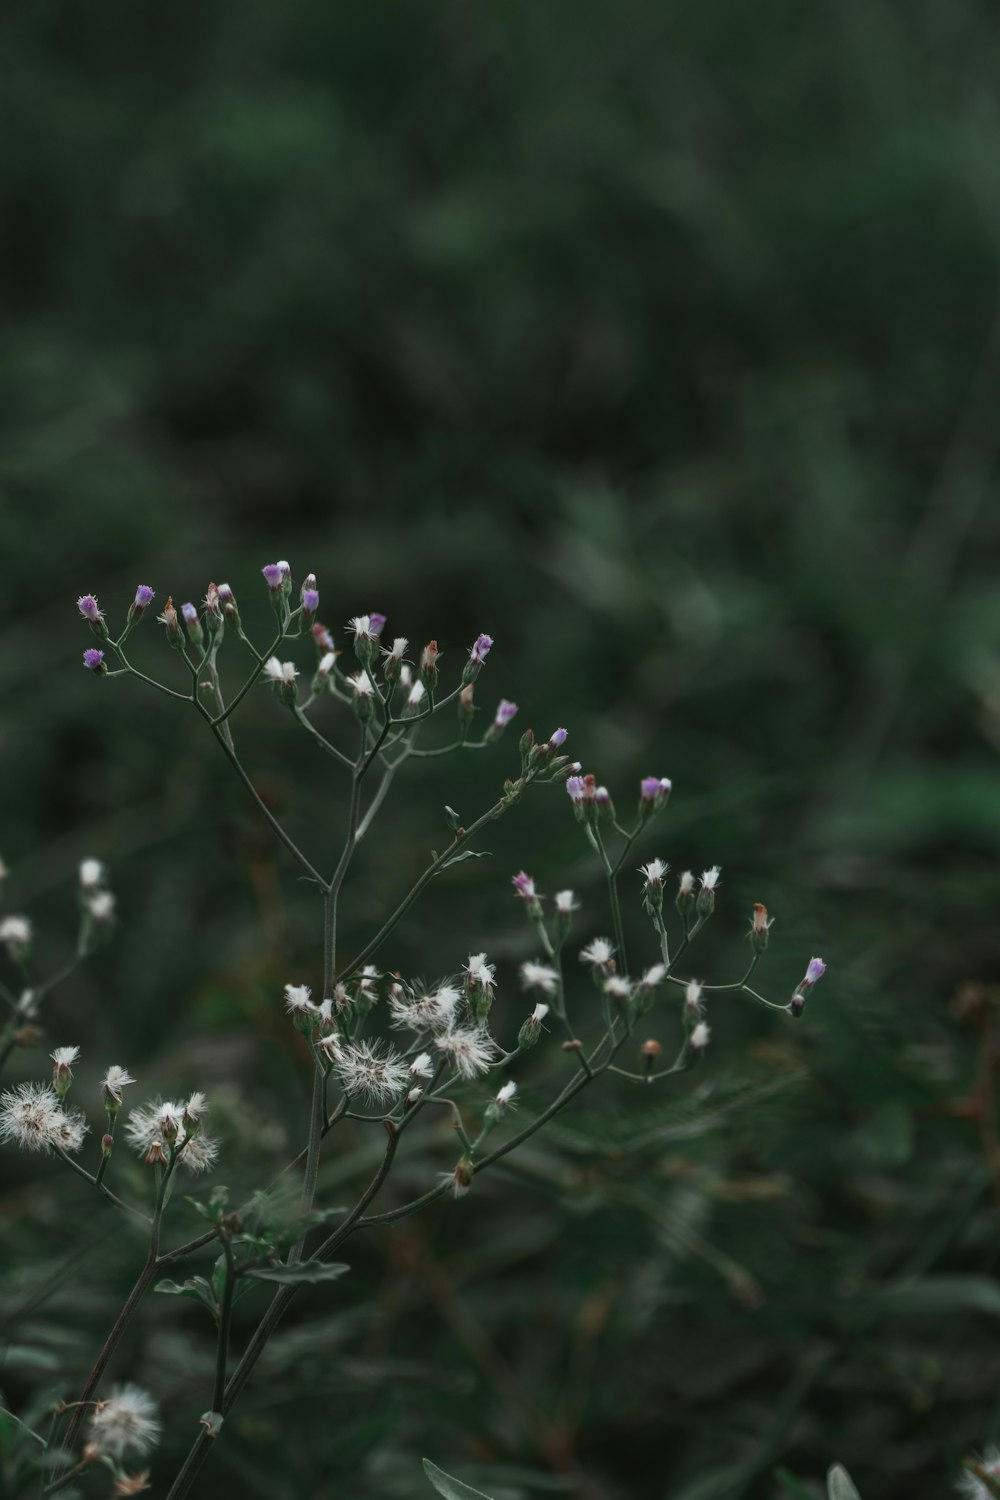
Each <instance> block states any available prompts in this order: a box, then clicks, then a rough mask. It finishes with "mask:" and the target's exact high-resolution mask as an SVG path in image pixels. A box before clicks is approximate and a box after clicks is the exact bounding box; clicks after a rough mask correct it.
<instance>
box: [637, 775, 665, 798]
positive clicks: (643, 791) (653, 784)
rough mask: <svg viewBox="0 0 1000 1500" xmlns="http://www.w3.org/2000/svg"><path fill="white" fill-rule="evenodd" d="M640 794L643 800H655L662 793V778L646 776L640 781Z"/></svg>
mask: <svg viewBox="0 0 1000 1500" xmlns="http://www.w3.org/2000/svg"><path fill="white" fill-rule="evenodd" d="M639 795H640V796H641V797H642V800H643V802H655V801H656V799H657V797H658V796H659V795H660V778H659V777H658V776H644V777H643V778H642V781H641V782H640V783H639Z"/></svg>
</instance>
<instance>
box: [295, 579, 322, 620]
mask: <svg viewBox="0 0 1000 1500" xmlns="http://www.w3.org/2000/svg"><path fill="white" fill-rule="evenodd" d="M299 598H300V600H301V603H302V618H303V620H305V621H306V622H307V623H308V622H309V621H310V620H311V619H312V618H313V616H314V615H315V613H316V611H317V610H318V609H319V590H318V589H317V587H316V574H315V573H309V574H308V575H307V577H306V580H305V582H304V583H303V585H302V591H301V593H300V595H299Z"/></svg>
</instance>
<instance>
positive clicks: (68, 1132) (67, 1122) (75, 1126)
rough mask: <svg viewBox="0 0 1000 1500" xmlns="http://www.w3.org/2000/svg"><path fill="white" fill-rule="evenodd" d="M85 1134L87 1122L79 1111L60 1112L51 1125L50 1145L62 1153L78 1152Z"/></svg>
mask: <svg viewBox="0 0 1000 1500" xmlns="http://www.w3.org/2000/svg"><path fill="white" fill-rule="evenodd" d="M86 1134H87V1122H86V1120H85V1119H84V1118H83V1115H82V1114H81V1112H80V1111H79V1110H74V1109H64V1110H60V1112H59V1114H58V1115H57V1116H56V1118H55V1120H54V1121H53V1123H52V1144H53V1146H59V1147H61V1148H62V1150H63V1151H79V1149H80V1147H81V1146H82V1145H83V1138H84V1136H85V1135H86Z"/></svg>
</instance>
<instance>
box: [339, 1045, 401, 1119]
mask: <svg viewBox="0 0 1000 1500" xmlns="http://www.w3.org/2000/svg"><path fill="white" fill-rule="evenodd" d="M334 1066H335V1070H336V1074H337V1077H338V1079H339V1080H340V1084H341V1087H342V1088H343V1090H344V1093H345V1094H349V1095H350V1094H363V1095H364V1096H365V1098H366V1099H368V1100H370V1101H371V1103H372V1104H387V1103H388V1102H389V1100H390V1099H395V1098H396V1097H397V1096H398V1095H399V1094H401V1093H402V1092H403V1089H404V1088H405V1087H406V1085H407V1083H408V1082H409V1077H410V1074H409V1069H408V1068H407V1066H406V1063H405V1062H404V1061H403V1059H402V1058H401V1057H400V1055H399V1053H398V1052H396V1051H394V1050H393V1049H392V1048H391V1047H390V1048H388V1049H387V1050H386V1051H385V1052H383V1051H381V1043H379V1042H371V1043H370V1042H350V1043H348V1045H347V1046H346V1047H345V1048H344V1049H343V1055H342V1056H341V1058H340V1060H339V1062H337V1063H336V1064H335V1065H334Z"/></svg>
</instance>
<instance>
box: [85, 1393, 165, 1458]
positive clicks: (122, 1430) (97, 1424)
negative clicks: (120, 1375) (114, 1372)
mask: <svg viewBox="0 0 1000 1500" xmlns="http://www.w3.org/2000/svg"><path fill="white" fill-rule="evenodd" d="M89 1432H90V1441H91V1442H92V1443H93V1444H94V1446H95V1447H96V1448H97V1449H99V1450H100V1452H101V1453H106V1454H107V1455H108V1457H109V1458H113V1459H115V1460H118V1461H120V1460H121V1459H123V1458H124V1457H125V1456H126V1454H132V1455H134V1456H136V1457H138V1456H140V1455H141V1454H143V1453H148V1452H149V1450H150V1449H151V1448H153V1447H155V1445H156V1443H157V1442H158V1440H159V1436H160V1423H159V1421H158V1419H157V1415H156V1403H155V1402H154V1400H153V1398H152V1396H148V1395H147V1394H146V1392H145V1391H142V1390H140V1389H139V1387H138V1386H137V1385H120V1386H116V1387H115V1389H114V1390H113V1391H112V1393H111V1395H110V1396H109V1398H108V1399H107V1401H98V1402H97V1405H96V1406H95V1407H94V1413H93V1416H92V1417H91V1419H90V1427H89Z"/></svg>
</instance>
